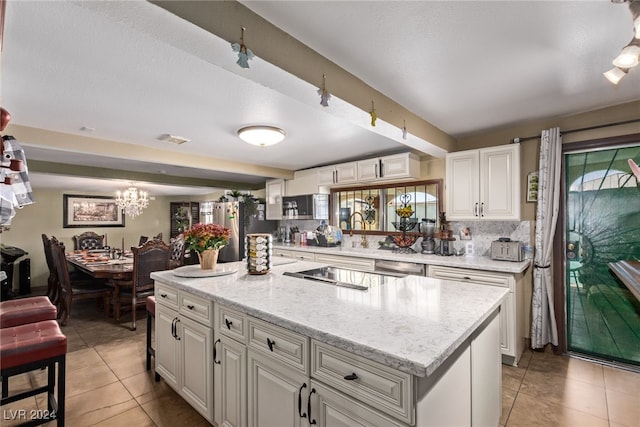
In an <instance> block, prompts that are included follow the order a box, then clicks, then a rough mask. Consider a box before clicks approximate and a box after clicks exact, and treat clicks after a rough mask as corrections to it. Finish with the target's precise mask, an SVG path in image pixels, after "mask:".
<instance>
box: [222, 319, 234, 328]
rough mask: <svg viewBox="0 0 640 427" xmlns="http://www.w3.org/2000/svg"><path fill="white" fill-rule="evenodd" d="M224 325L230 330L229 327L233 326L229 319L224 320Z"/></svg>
mask: <svg viewBox="0 0 640 427" xmlns="http://www.w3.org/2000/svg"><path fill="white" fill-rule="evenodd" d="M224 323H225V324H226V325H227V329H231V325H233V322H232V321H231V320H229V319H224Z"/></svg>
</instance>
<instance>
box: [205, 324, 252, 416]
mask: <svg viewBox="0 0 640 427" xmlns="http://www.w3.org/2000/svg"><path fill="white" fill-rule="evenodd" d="M213 363H214V369H213V378H214V389H215V404H214V406H215V411H214V418H215V422H216V424H217V425H218V426H220V427H242V426H246V425H247V346H245V345H244V344H242V343H239V342H237V341H235V340H233V339H231V338H228V337H226V336H225V335H222V334H217V335H216V340H215V342H214V360H213Z"/></svg>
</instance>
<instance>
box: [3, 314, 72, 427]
mask: <svg viewBox="0 0 640 427" xmlns="http://www.w3.org/2000/svg"><path fill="white" fill-rule="evenodd" d="M66 355H67V337H66V336H65V335H64V334H63V333H62V331H61V330H60V327H59V326H58V322H56V321H55V320H46V321H43V322H36V323H27V324H24V325H19V326H13V327H8V328H3V329H0V366H1V369H0V375H1V376H2V400H1V401H0V406H3V405H5V404H8V403H11V402H16V401H18V400H22V399H26V398H27V397H31V396H35V395H38V394H41V393H47V410H46V411H45V410H39V411H37V412H38V414H37V415H38V416H37V418H33V419H27V418H31V416H32V415H34V414H31V413H26V414H21V413H18V414H17V416H19V417H22V416H24V417H25V421H27V422H26V423H24V424H22V425H32V426H36V425H40V424H44V423H47V422H49V421H52V420H54V419H55V420H56V421H57V425H58V426H64V411H65V408H64V403H65V402H64V399H65V375H66V373H65V366H66ZM56 364H57V365H58V399H57V401H56V397H55V387H56ZM44 368H47V385H45V386H42V387H37V388H34V389H31V390H27V391H23V392H20V393H17V394H15V395H13V396H9V378H11V377H13V376H15V375H19V374H23V373H25V372H30V371H35V370H36V369H44Z"/></svg>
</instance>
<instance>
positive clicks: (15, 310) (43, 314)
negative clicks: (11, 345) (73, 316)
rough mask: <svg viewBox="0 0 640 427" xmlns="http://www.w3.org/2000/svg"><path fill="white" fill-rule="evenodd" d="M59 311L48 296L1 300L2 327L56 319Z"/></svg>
mask: <svg viewBox="0 0 640 427" xmlns="http://www.w3.org/2000/svg"><path fill="white" fill-rule="evenodd" d="M57 314H58V311H57V310H56V306H55V305H53V304H52V303H51V301H49V298H48V297H45V296H41V297H28V298H20V299H12V300H9V301H2V302H0V328H10V327H12V326H19V325H24V324H26V323H35V322H41V321H43V320H56V316H57Z"/></svg>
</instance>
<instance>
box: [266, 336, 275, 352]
mask: <svg viewBox="0 0 640 427" xmlns="http://www.w3.org/2000/svg"><path fill="white" fill-rule="evenodd" d="M267 345H268V346H269V350H271V351H273V346H274V345H276V342H275V341H273V340H271V339H270V338H269V337H267Z"/></svg>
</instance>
